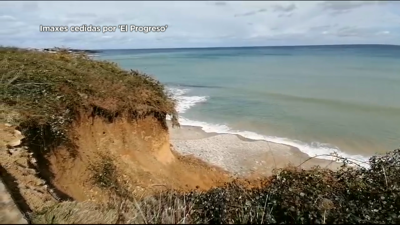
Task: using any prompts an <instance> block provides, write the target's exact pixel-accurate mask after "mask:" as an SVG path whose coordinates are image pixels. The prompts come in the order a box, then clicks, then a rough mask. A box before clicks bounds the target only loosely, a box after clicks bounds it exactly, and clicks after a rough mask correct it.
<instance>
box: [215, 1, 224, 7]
mask: <svg viewBox="0 0 400 225" xmlns="http://www.w3.org/2000/svg"><path fill="white" fill-rule="evenodd" d="M214 4H215V5H217V6H225V5H227V4H226V2H215V3H214Z"/></svg>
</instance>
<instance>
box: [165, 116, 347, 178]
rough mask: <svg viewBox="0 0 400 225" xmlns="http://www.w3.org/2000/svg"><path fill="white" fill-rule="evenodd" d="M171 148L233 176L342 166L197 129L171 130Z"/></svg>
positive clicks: (282, 147) (273, 145) (285, 147)
mask: <svg viewBox="0 0 400 225" xmlns="http://www.w3.org/2000/svg"><path fill="white" fill-rule="evenodd" d="M168 127H169V133H170V140H171V144H172V145H173V148H174V150H175V151H177V152H178V153H180V154H182V155H192V156H194V157H197V158H199V159H201V160H203V161H205V162H207V163H210V164H212V165H215V166H218V167H220V168H222V169H224V170H226V171H228V172H230V173H232V174H234V175H236V176H269V175H271V174H273V170H274V169H280V168H284V167H287V166H295V167H300V168H302V169H311V168H312V167H314V166H320V167H321V168H328V169H331V170H336V169H338V168H339V167H340V165H341V163H338V162H335V161H333V160H327V159H319V158H311V157H310V156H308V155H307V154H306V153H303V152H302V151H300V150H299V149H298V148H296V147H294V146H290V145H286V144H280V143H274V142H270V141H264V140H252V139H248V138H245V137H242V136H240V135H238V134H220V133H207V132H205V131H203V130H202V129H201V127H197V126H187V125H181V127H180V128H178V127H175V128H172V126H171V123H170V121H168Z"/></svg>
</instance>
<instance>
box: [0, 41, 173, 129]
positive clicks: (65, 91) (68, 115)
mask: <svg viewBox="0 0 400 225" xmlns="http://www.w3.org/2000/svg"><path fill="white" fill-rule="evenodd" d="M0 59H1V60H0V74H1V75H0V102H2V103H3V104H2V106H1V107H0V115H2V114H3V113H2V112H1V111H2V109H4V108H7V110H8V111H13V112H15V114H18V115H19V116H18V117H15V121H12V122H13V123H19V124H21V125H22V126H24V127H29V126H36V127H37V126H41V125H47V126H50V127H51V130H52V132H54V133H55V134H57V135H58V136H65V135H66V134H67V133H68V129H69V128H70V125H71V124H72V123H73V122H74V121H76V120H79V118H80V116H87V115H98V116H102V117H104V118H106V119H107V120H109V121H112V120H113V119H115V118H117V117H120V116H128V117H129V118H132V119H137V118H140V117H144V116H147V115H150V114H152V115H154V116H156V117H157V118H160V121H165V116H166V115H167V114H168V115H171V116H172V118H173V119H172V121H173V124H174V125H179V123H178V120H177V112H176V111H175V101H174V100H173V99H172V98H171V97H170V96H169V94H168V93H166V90H165V88H164V86H163V85H162V84H161V83H160V82H158V81H157V80H155V79H153V78H152V77H150V76H148V75H146V74H143V73H140V72H138V71H133V70H131V71H126V70H122V69H121V68H120V67H118V66H117V65H116V64H115V63H112V62H107V61H96V60H92V59H90V58H89V57H87V56H86V55H84V54H72V53H68V52H66V51H60V52H58V53H55V54H49V53H44V52H39V51H33V50H22V49H17V48H6V47H1V48H0ZM2 117H5V116H2ZM0 119H1V118H0ZM2 120H3V121H6V120H12V119H11V118H2Z"/></svg>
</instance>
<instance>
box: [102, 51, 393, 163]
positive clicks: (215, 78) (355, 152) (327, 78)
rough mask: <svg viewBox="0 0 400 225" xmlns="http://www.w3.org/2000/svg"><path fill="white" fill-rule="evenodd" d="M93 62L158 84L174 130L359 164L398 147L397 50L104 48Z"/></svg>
mask: <svg viewBox="0 0 400 225" xmlns="http://www.w3.org/2000/svg"><path fill="white" fill-rule="evenodd" d="M96 58H99V59H104V60H110V61H113V62H116V63H117V64H119V65H120V66H121V67H122V68H124V69H134V70H139V71H141V72H145V73H147V74H149V75H152V76H154V77H155V78H156V79H158V80H160V81H161V82H162V83H164V84H165V85H166V87H167V89H168V90H169V91H170V93H171V94H172V95H173V96H174V98H175V99H177V102H178V106H177V111H178V112H179V116H180V123H181V124H182V125H191V126H199V127H201V128H202V129H203V130H204V131H206V132H216V133H232V134H239V135H241V136H243V137H246V138H249V139H253V140H267V141H272V142H277V143H282V144H287V145H290V146H294V147H297V148H298V149H299V150H301V151H302V152H304V153H306V154H308V155H310V156H315V155H323V154H330V153H333V152H338V153H339V154H340V155H342V156H344V157H349V158H353V159H358V160H363V161H365V160H366V159H367V158H368V157H370V156H371V155H373V154H376V153H384V152H387V151H391V150H393V149H395V148H398V147H399V146H400V126H399V125H400V98H398V97H397V96H400V73H399V72H400V63H398V62H399V59H400V46H395V45H312V46H268V47H221V48H179V49H176V48H175V49H122V50H121V49H119V50H115V49H113V50H100V53H99V54H97V55H96ZM320 158H324V157H320ZM327 158H329V157H327Z"/></svg>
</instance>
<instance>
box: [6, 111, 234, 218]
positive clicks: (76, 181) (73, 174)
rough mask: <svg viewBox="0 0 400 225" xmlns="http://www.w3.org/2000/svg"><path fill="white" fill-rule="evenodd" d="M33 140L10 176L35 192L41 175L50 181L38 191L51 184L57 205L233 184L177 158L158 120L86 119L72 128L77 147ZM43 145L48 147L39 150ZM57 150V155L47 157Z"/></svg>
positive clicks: (46, 139) (213, 169)
mask: <svg viewBox="0 0 400 225" xmlns="http://www.w3.org/2000/svg"><path fill="white" fill-rule="evenodd" d="M43 133H46V132H42V134H43ZM27 136H28V137H27V138H25V139H24V141H23V143H22V145H26V146H27V147H26V148H21V149H20V151H22V152H26V153H24V154H19V155H18V156H15V155H14V158H13V159H11V158H9V159H8V161H9V162H10V165H13V167H15V168H14V169H10V174H13V176H14V177H16V182H18V183H20V184H21V185H22V186H23V185H24V184H26V183H31V184H32V185H33V186H35V185H36V184H34V183H32V182H30V180H29V179H27V177H26V176H24V173H26V170H30V171H32V170H35V171H36V172H37V174H36V175H37V176H38V177H39V178H40V179H41V180H44V181H45V182H44V181H43V182H42V181H41V182H39V183H40V184H39V183H38V182H36V183H38V184H37V186H40V187H43V185H44V183H46V185H45V188H48V189H50V190H51V192H49V193H50V195H48V194H49V193H46V194H47V197H46V198H47V200H49V199H50V197H52V198H53V199H52V201H51V202H53V200H55V201H62V200H76V201H85V200H93V201H96V202H102V203H105V202H109V201H110V200H111V199H114V198H115V197H122V198H127V197H134V198H139V197H143V196H146V195H148V194H153V193H154V192H157V191H160V190H163V189H164V190H165V189H177V190H180V191H189V190H194V189H202V190H206V189H209V188H211V187H214V186H217V185H219V184H222V183H223V182H226V181H228V179H229V175H228V173H226V172H225V171H223V170H221V169H219V168H216V167H213V166H210V165H208V164H206V163H204V162H202V161H200V160H198V159H196V158H193V157H190V156H189V157H188V156H180V155H178V154H176V153H175V152H174V151H173V149H172V146H171V145H170V140H169V134H168V128H167V126H166V124H165V121H160V119H157V118H155V117H153V116H148V117H145V118H143V119H140V120H128V119H125V118H118V119H115V120H113V121H112V122H110V121H107V120H105V119H104V118H101V117H94V118H93V117H87V116H83V117H81V119H79V120H77V121H75V122H74V123H73V124H72V129H71V130H70V134H69V136H70V140H72V143H70V144H68V145H59V146H56V147H54V146H55V144H54V141H52V140H50V137H45V136H43V137H42V138H40V143H39V142H38V139H35V140H30V139H31V137H30V136H29V135H27ZM40 144H42V145H46V144H47V145H48V146H42V147H40V148H36V149H35V146H38V145H40ZM52 147H54V148H53V149H51V151H45V149H50V148H52ZM44 152H46V153H44ZM3 157H8V156H3ZM29 157H31V158H30V159H29ZM32 159H33V160H32ZM17 160H23V161H26V162H29V163H28V164H29V165H26V168H25V169H24V168H19V167H18V166H16V165H14V163H13V162H14V161H17ZM17 167H18V168H17ZM24 171H25V172H24ZM35 179H37V178H35ZM42 189H43V188H42ZM45 190H46V189H44V190H42V192H46V191H45ZM47 192H48V191H47ZM28 195H31V196H33V195H35V193H30V194H28ZM35 201H36V202H35V203H34V204H33V203H30V202H29V199H27V203H28V205H29V204H30V205H32V207H31V208H32V210H34V211H35V209H39V208H40V207H38V206H37V205H40V204H39V203H38V202H37V200H35ZM49 204H50V203H49ZM47 205H48V204H47Z"/></svg>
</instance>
